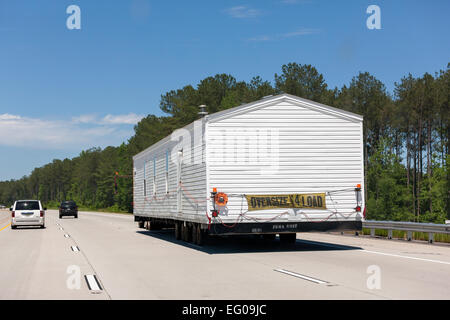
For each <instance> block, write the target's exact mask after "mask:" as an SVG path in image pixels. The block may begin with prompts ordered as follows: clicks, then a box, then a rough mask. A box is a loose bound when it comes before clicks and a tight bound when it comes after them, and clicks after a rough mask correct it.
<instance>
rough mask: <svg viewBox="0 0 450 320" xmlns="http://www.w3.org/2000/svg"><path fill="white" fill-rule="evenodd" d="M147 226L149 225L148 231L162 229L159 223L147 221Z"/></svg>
mask: <svg viewBox="0 0 450 320" xmlns="http://www.w3.org/2000/svg"><path fill="white" fill-rule="evenodd" d="M149 224H150V228H149V230H152V231H154V230H161V229H162V225H161V223H160V222H158V221H156V220H151V221H149Z"/></svg>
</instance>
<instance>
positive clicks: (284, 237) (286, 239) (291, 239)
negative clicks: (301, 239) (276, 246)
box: [280, 233, 297, 244]
mask: <svg viewBox="0 0 450 320" xmlns="http://www.w3.org/2000/svg"><path fill="white" fill-rule="evenodd" d="M296 240H297V234H296V233H280V241H281V242H283V243H289V244H293V243H295V241H296Z"/></svg>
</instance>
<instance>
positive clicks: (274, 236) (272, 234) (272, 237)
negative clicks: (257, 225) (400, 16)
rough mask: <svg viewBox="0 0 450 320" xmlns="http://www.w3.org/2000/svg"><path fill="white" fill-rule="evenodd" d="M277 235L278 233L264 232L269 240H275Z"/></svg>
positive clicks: (264, 235)
mask: <svg viewBox="0 0 450 320" xmlns="http://www.w3.org/2000/svg"><path fill="white" fill-rule="evenodd" d="M276 236H277V235H276V234H275V233H266V234H263V239H264V240H267V241H273V240H275V238H276Z"/></svg>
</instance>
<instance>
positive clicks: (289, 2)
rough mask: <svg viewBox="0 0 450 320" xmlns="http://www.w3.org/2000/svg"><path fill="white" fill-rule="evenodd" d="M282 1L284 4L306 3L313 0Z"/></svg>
mask: <svg viewBox="0 0 450 320" xmlns="http://www.w3.org/2000/svg"><path fill="white" fill-rule="evenodd" d="M281 3H284V4H306V3H312V1H311V0H282V1H281Z"/></svg>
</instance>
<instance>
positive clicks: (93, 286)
mask: <svg viewBox="0 0 450 320" xmlns="http://www.w3.org/2000/svg"><path fill="white" fill-rule="evenodd" d="M84 277H85V278H86V282H87V284H88V287H89V290H92V291H100V290H102V289H101V288H100V285H99V284H98V282H97V279H96V277H95V275H93V274H86V275H85V276H84Z"/></svg>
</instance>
